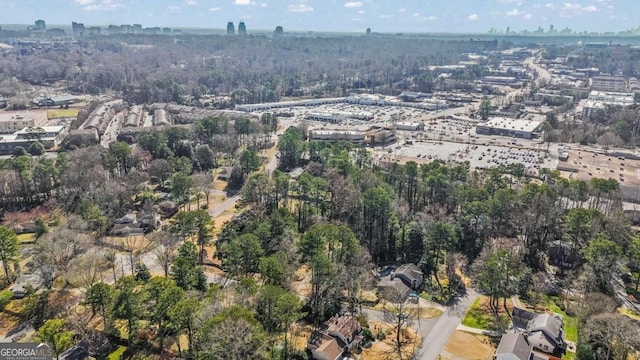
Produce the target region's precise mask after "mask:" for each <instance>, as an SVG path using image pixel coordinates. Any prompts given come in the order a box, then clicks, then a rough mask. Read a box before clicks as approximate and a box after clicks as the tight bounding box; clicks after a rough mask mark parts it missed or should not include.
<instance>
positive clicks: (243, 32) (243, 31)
mask: <svg viewBox="0 0 640 360" xmlns="http://www.w3.org/2000/svg"><path fill="white" fill-rule="evenodd" d="M238 35H247V26H246V25H245V24H244V21H240V23H239V24H238Z"/></svg>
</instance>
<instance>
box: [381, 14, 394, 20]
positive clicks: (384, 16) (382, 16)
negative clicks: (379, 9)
mask: <svg viewBox="0 0 640 360" xmlns="http://www.w3.org/2000/svg"><path fill="white" fill-rule="evenodd" d="M378 17H379V18H380V19H388V18H390V17H391V16H389V15H384V14H383V15H379V16H378Z"/></svg>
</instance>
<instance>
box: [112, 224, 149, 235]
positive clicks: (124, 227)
mask: <svg viewBox="0 0 640 360" xmlns="http://www.w3.org/2000/svg"><path fill="white" fill-rule="evenodd" d="M144 233H145V229H144V228H143V227H142V224H140V223H130V224H114V225H113V227H111V230H109V235H111V236H121V237H127V236H138V235H144Z"/></svg>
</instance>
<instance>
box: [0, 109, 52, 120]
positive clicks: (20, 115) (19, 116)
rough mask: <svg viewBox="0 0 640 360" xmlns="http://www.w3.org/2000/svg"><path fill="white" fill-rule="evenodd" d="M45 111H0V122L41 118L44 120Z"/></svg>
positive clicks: (45, 116) (45, 117)
mask: <svg viewBox="0 0 640 360" xmlns="http://www.w3.org/2000/svg"><path fill="white" fill-rule="evenodd" d="M46 119H47V113H46V111H0V122H13V121H17V120H19V121H29V120H41V121H46Z"/></svg>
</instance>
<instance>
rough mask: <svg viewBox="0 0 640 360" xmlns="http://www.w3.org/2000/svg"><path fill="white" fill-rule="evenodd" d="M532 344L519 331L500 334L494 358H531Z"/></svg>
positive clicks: (508, 359) (513, 359)
mask: <svg viewBox="0 0 640 360" xmlns="http://www.w3.org/2000/svg"><path fill="white" fill-rule="evenodd" d="M532 352H533V344H531V343H530V342H529V341H528V340H527V338H526V337H525V336H524V335H523V334H521V333H519V332H514V333H508V334H504V336H502V339H501V340H500V344H499V345H498V349H497V350H496V360H531V359H532Z"/></svg>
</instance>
